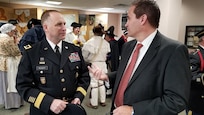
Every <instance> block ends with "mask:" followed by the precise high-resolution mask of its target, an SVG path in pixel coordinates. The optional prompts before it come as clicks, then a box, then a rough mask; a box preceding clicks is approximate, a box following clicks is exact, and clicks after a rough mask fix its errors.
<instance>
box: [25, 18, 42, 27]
mask: <svg viewBox="0 0 204 115" xmlns="http://www.w3.org/2000/svg"><path fill="white" fill-rule="evenodd" d="M36 25H41V20H38V19H35V18H31V19H30V20H29V21H28V23H27V28H28V29H31V28H33V27H35V26H36Z"/></svg>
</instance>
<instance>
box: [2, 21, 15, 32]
mask: <svg viewBox="0 0 204 115" xmlns="http://www.w3.org/2000/svg"><path fill="white" fill-rule="evenodd" d="M15 29H16V26H14V25H13V24H9V23H7V24H4V25H2V26H1V28H0V31H1V33H3V34H6V33H8V32H11V31H12V30H15Z"/></svg>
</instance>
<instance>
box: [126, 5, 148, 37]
mask: <svg viewBox="0 0 204 115" xmlns="http://www.w3.org/2000/svg"><path fill="white" fill-rule="evenodd" d="M134 9H135V6H131V7H130V8H129V10H128V17H127V18H128V20H127V23H126V24H125V26H126V28H127V30H128V36H129V37H133V38H136V39H137V38H139V37H140V34H141V32H142V30H143V29H142V28H143V26H144V23H145V20H146V19H144V18H145V17H144V16H143V15H142V16H140V17H139V18H136V15H135V13H134Z"/></svg>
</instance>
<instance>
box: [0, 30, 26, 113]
mask: <svg viewBox="0 0 204 115" xmlns="http://www.w3.org/2000/svg"><path fill="white" fill-rule="evenodd" d="M20 58H21V53H20V50H19V49H18V46H17V44H15V43H14V39H13V38H12V37H9V36H8V35H7V34H0V104H3V105H4V106H5V109H10V108H19V107H20V106H21V105H23V100H22V98H21V97H20V95H19V94H18V93H17V91H16V88H15V81H16V73H17V69H18V63H19V61H20Z"/></svg>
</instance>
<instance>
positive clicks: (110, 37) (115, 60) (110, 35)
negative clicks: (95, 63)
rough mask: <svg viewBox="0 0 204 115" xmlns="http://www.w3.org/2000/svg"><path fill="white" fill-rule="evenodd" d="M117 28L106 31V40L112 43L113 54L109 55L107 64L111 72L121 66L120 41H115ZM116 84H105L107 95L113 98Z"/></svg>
mask: <svg viewBox="0 0 204 115" xmlns="http://www.w3.org/2000/svg"><path fill="white" fill-rule="evenodd" d="M114 30H115V27H114V26H110V27H109V28H108V29H107V30H106V31H105V38H104V39H105V40H107V41H108V42H109V43H110V48H111V52H110V53H108V55H107V60H106V63H107V65H108V69H109V71H110V72H112V71H116V70H117V69H118V65H119V46H118V41H117V40H116V39H115V37H116V35H115V34H114ZM112 84H114V83H109V82H107V81H106V82H105V85H106V95H107V96H108V97H111V95H112V88H113V85H112Z"/></svg>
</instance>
